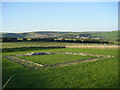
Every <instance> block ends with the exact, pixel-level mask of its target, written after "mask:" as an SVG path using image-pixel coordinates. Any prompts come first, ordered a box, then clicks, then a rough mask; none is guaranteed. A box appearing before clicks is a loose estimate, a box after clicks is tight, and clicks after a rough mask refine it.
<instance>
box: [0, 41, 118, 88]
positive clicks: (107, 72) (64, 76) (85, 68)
mask: <svg viewBox="0 0 120 90" xmlns="http://www.w3.org/2000/svg"><path fill="white" fill-rule="evenodd" d="M22 44H23V43H22ZM22 44H21V45H22ZM48 44H49V43H48ZM11 45H13V46H11V47H14V43H13V44H11ZM37 45H38V44H36V46H37ZM23 46H24V45H23ZM8 47H10V46H8ZM21 47H22V46H21ZM30 52H78V53H79V52H82V53H92V54H100V55H113V56H115V57H113V58H103V59H101V60H98V61H94V62H85V63H79V64H75V65H70V66H65V67H56V68H53V67H51V68H46V69H41V70H40V71H35V70H31V69H28V68H26V67H23V66H22V65H19V64H17V63H15V62H12V61H9V60H7V59H4V58H3V59H2V72H3V73H2V77H3V79H2V81H3V82H2V84H3V85H4V84H5V82H6V81H7V80H8V79H9V78H10V77H11V76H12V75H14V77H13V78H12V79H11V80H10V82H9V83H8V84H7V86H6V88H117V87H118V50H117V49H93V48H62V49H38V50H29V51H27V50H26V51H18V52H3V53H2V54H3V57H4V56H8V55H17V54H25V53H30ZM46 56H47V55H45V56H44V55H43V56H42V58H46ZM48 56H49V55H48ZM48 56H47V58H49V59H52V57H48ZM58 56H62V57H65V58H66V60H67V57H68V56H69V55H68V56H66V55H63V54H58ZM33 57H36V60H38V58H37V57H39V58H41V57H40V56H31V58H33ZM53 57H55V58H58V57H57V56H54V54H53ZM70 57H71V58H70ZM72 57H73V59H77V58H79V57H80V58H83V57H81V56H77V55H76V56H75V57H74V55H70V56H69V60H72ZM23 58H26V56H25V57H23ZM84 58H86V57H84ZM27 59H28V57H27ZM27 59H26V60H27ZM29 60H30V57H29ZM32 60H33V61H34V60H35V58H33V59H32ZM41 60H42V59H41ZM43 60H45V59H43ZM53 60H56V59H53ZM57 60H58V59H57ZM64 60H65V59H64ZM64 60H63V61H64ZM46 61H47V60H46ZM48 61H49V60H48ZM38 62H39V60H38ZM43 62H44V63H48V62H45V61H43ZM55 62H56V61H55ZM58 62H59V61H58ZM50 63H53V62H51V61H50Z"/></svg>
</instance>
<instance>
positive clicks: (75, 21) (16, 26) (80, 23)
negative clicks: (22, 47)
mask: <svg viewBox="0 0 120 90" xmlns="http://www.w3.org/2000/svg"><path fill="white" fill-rule="evenodd" d="M2 10H3V32H14V33H19V32H33V31H34V30H48V31H49V30H57V31H59V30H65V31H66V32H69V31H72V32H85V31H86V30H87V31H112V30H118V22H117V21H118V3H117V2H3V3H2Z"/></svg>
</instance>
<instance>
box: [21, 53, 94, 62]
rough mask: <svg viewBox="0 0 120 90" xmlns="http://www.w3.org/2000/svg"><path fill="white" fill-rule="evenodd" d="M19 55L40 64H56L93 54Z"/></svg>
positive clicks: (85, 57)
mask: <svg viewBox="0 0 120 90" xmlns="http://www.w3.org/2000/svg"><path fill="white" fill-rule="evenodd" d="M19 57H20V58H23V59H25V60H30V61H33V62H36V63H40V64H55V63H63V62H68V61H75V60H80V59H87V58H92V56H82V55H68V54H51V55H38V56H19Z"/></svg>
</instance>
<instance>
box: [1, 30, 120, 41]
mask: <svg viewBox="0 0 120 90" xmlns="http://www.w3.org/2000/svg"><path fill="white" fill-rule="evenodd" d="M0 34H2V35H1V36H2V37H16V38H50V37H54V38H61V37H62V38H81V37H90V38H101V39H105V40H116V39H117V38H118V31H111V32H54V31H40V32H28V33H0Z"/></svg>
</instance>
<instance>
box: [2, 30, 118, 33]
mask: <svg viewBox="0 0 120 90" xmlns="http://www.w3.org/2000/svg"><path fill="white" fill-rule="evenodd" d="M114 31H119V30H111V31H80V32H114ZM31 32H76V33H77V31H58V30H57V31H52V30H51V31H47V30H45V31H26V32H0V33H31Z"/></svg>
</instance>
